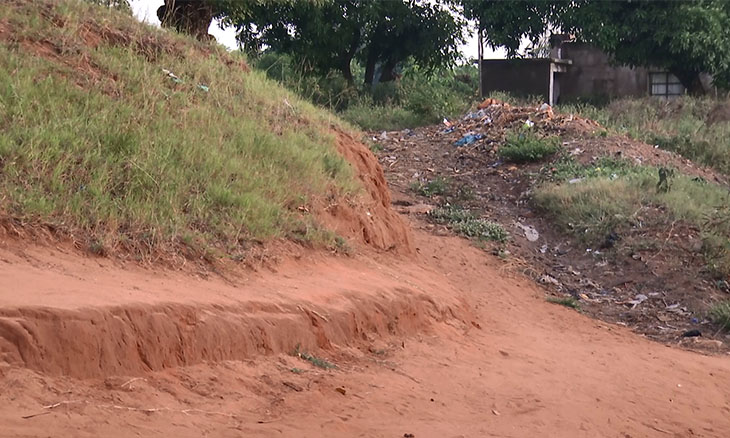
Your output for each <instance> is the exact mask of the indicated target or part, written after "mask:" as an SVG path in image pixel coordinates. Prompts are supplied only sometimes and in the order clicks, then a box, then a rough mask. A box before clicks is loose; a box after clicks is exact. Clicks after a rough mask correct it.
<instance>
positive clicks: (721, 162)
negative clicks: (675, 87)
mask: <svg viewBox="0 0 730 438" xmlns="http://www.w3.org/2000/svg"><path fill="white" fill-rule="evenodd" d="M556 110H557V111H560V112H565V113H575V114H579V115H580V116H582V117H587V118H590V119H593V120H596V121H597V122H599V123H600V124H601V125H602V126H604V127H606V128H607V129H608V130H609V131H611V132H612V133H614V134H626V135H628V136H630V137H632V138H634V139H637V140H640V141H644V142H646V143H649V144H652V145H657V146H659V147H660V148H662V149H667V150H671V151H673V152H676V153H678V154H680V155H683V156H685V157H687V158H689V159H690V160H692V161H695V162H697V163H700V164H703V165H706V166H711V167H714V168H715V169H717V170H719V171H721V172H723V173H725V174H726V175H730V123H728V121H727V120H722V118H720V120H716V119H717V114H718V113H722V111H727V115H725V117H726V118H728V117H730V101H728V100H727V99H719V100H718V99H711V98H697V97H690V96H685V97H681V98H678V99H674V100H671V101H665V100H660V99H652V98H643V99H634V98H626V99H618V100H614V101H612V102H610V103H609V104H607V105H605V106H594V105H586V104H579V105H560V106H558V107H557V108H556Z"/></svg>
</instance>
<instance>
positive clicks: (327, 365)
mask: <svg viewBox="0 0 730 438" xmlns="http://www.w3.org/2000/svg"><path fill="white" fill-rule="evenodd" d="M292 356H296V357H299V358H301V359H304V360H306V361H307V362H309V363H311V364H312V365H314V366H316V367H317V368H322V369H323V370H329V369H333V368H337V365H335V364H333V363H332V362H329V361H327V360H325V359H322V358H320V357H317V356H315V355H313V354H311V353H308V352H306V351H302V350H301V345H300V344H297V345H296V347H294V351H293V352H292Z"/></svg>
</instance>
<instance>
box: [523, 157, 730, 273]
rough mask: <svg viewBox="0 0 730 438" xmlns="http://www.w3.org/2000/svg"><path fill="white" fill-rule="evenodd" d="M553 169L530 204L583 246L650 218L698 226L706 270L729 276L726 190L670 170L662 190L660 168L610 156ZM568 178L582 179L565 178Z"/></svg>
mask: <svg viewBox="0 0 730 438" xmlns="http://www.w3.org/2000/svg"><path fill="white" fill-rule="evenodd" d="M571 168H572V169H573V170H572V171H570V169H571ZM556 169H557V170H556V175H557V177H554V180H553V182H547V183H545V184H543V185H542V186H540V187H539V188H538V189H537V190H536V191H535V192H534V195H533V202H534V203H535V205H536V206H537V207H538V208H539V209H541V210H543V211H545V212H546V213H547V214H548V215H549V216H550V217H551V218H552V219H553V220H555V222H556V223H557V224H558V225H560V226H562V227H563V229H565V230H566V231H568V232H571V233H573V234H575V235H576V236H577V237H579V238H580V239H581V240H583V241H584V242H585V243H586V244H588V245H595V244H600V242H601V241H602V240H603V239H605V236H606V235H607V234H608V233H610V232H611V231H616V232H618V233H619V234H621V233H622V232H623V231H624V230H628V229H629V228H631V227H638V226H646V225H647V223H645V222H646V221H650V220H654V221H656V220H661V221H663V223H662V224H660V225H662V226H669V224H670V223H671V222H673V221H684V222H687V223H689V224H692V225H694V226H695V227H697V228H698V229H699V230H700V232H701V234H702V237H703V242H704V248H703V250H704V253H705V256H706V260H707V264H708V268H710V270H711V271H712V272H713V273H714V274H715V275H717V276H718V277H720V278H722V277H723V276H727V275H730V207H728V205H730V191H728V189H727V188H724V187H721V186H718V185H716V184H713V183H709V182H706V181H703V180H701V179H698V178H691V177H689V176H686V175H677V174H674V176H673V177H671V178H670V180H669V189H668V190H667V191H663V190H659V189H658V187H657V183H658V181H659V169H657V168H653V167H642V166H637V167H631V166H630V165H629V164H627V163H626V162H621V161H615V160H611V159H601V160H598V161H597V162H596V163H594V164H593V165H591V166H587V167H581V166H580V165H578V164H575V163H572V164H571V163H570V162H568V163H567V164H566V163H563V164H558V165H557V166H556ZM572 178H582V179H580V180H578V181H577V182H575V183H574V184H570V183H568V182H566V180H570V179H572ZM651 209H655V210H658V211H661V212H662V214H661V217H660V218H653V219H652V218H651V216H650V215H647V212H648V211H649V210H651Z"/></svg>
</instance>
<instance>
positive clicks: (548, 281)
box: [540, 274, 560, 286]
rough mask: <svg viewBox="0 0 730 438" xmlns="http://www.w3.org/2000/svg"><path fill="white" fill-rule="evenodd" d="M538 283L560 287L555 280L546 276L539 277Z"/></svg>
mask: <svg viewBox="0 0 730 438" xmlns="http://www.w3.org/2000/svg"><path fill="white" fill-rule="evenodd" d="M540 282H541V283H545V284H552V285H554V286H560V282H559V281H558V280H556V279H555V277H552V276H550V275H547V274H545V275H543V276H542V277H540Z"/></svg>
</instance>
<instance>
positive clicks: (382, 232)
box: [318, 131, 412, 254]
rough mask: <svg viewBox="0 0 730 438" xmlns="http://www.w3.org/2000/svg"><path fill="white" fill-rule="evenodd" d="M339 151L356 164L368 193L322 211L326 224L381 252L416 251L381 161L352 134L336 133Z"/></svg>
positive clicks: (328, 206)
mask: <svg viewBox="0 0 730 438" xmlns="http://www.w3.org/2000/svg"><path fill="white" fill-rule="evenodd" d="M335 135H336V136H337V150H338V152H339V153H340V154H341V155H342V156H343V157H345V159H346V160H347V161H348V162H349V163H350V164H351V165H352V167H353V169H354V171H355V174H356V175H357V178H358V180H359V181H360V183H361V184H362V186H363V188H364V193H362V194H361V196H359V197H358V199H355V200H354V201H353V202H336V201H335V202H332V203H329V204H327V205H324V206H322V208H321V209H319V211H320V212H319V213H318V218H319V220H320V221H322V222H323V223H324V225H325V226H326V227H327V228H329V229H332V230H334V231H335V232H337V233H338V234H341V235H343V236H346V237H349V238H352V239H355V241H356V242H360V243H363V244H365V245H368V246H371V247H373V248H375V249H379V250H396V251H397V252H399V253H404V254H405V253H410V252H412V246H411V235H410V234H411V233H410V230H409V228H408V226H407V225H406V223H405V221H403V219H402V218H401V217H400V216H399V215H398V214H397V213H396V212H395V211H393V209H392V208H391V205H390V191H389V189H388V186H387V184H386V182H385V176H384V174H383V169H382V168H381V167H380V163H379V162H378V159H377V158H376V157H375V155H373V153H372V152H371V151H370V150H369V149H368V148H367V146H365V145H364V144H363V143H362V142H361V141H359V140H356V139H355V138H353V137H352V135H351V134H348V133H345V132H343V131H335Z"/></svg>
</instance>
